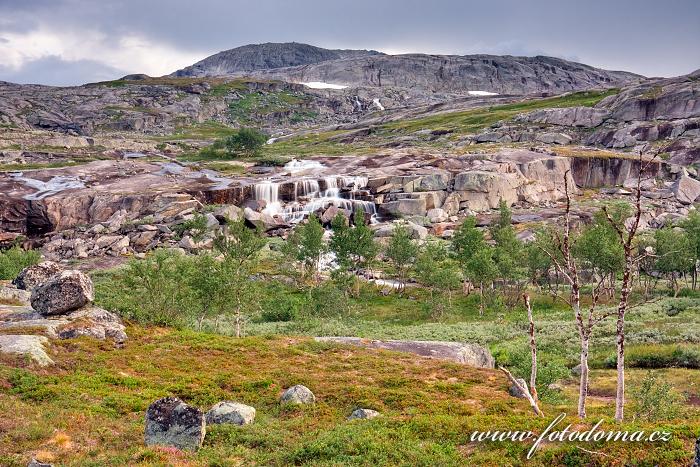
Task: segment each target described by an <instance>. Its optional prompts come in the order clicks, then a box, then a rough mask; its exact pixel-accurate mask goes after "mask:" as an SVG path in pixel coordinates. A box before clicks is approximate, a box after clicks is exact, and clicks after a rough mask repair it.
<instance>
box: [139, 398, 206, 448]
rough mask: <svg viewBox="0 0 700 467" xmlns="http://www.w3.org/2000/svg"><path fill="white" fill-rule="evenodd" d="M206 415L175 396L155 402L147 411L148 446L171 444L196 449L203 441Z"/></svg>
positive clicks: (146, 435) (146, 434) (146, 433)
mask: <svg viewBox="0 0 700 467" xmlns="http://www.w3.org/2000/svg"><path fill="white" fill-rule="evenodd" d="M205 434H206V423H205V420H204V414H203V413H202V411H201V410H199V409H197V408H196V407H192V406H189V405H187V404H185V403H184V402H182V401H181V400H180V399H178V398H176V397H166V398H164V399H159V400H157V401H155V402H153V403H152V404H151V405H150V406H149V407H148V410H147V411H146V429H145V436H144V439H145V443H146V446H154V445H156V446H169V447H175V448H177V449H181V450H190V451H196V450H198V449H199V448H200V447H201V446H202V443H203V442H204V435H205Z"/></svg>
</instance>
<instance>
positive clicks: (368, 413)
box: [348, 409, 379, 420]
mask: <svg viewBox="0 0 700 467" xmlns="http://www.w3.org/2000/svg"><path fill="white" fill-rule="evenodd" d="M378 416H379V412H377V411H376V410H372V409H355V410H353V412H352V413H351V414H350V416H349V417H348V420H366V419H370V418H375V417H378Z"/></svg>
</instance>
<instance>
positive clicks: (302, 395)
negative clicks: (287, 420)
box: [280, 384, 316, 404]
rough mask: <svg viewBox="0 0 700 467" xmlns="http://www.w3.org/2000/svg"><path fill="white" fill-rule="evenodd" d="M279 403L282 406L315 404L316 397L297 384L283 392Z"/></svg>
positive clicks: (309, 390) (307, 389)
mask: <svg viewBox="0 0 700 467" xmlns="http://www.w3.org/2000/svg"><path fill="white" fill-rule="evenodd" d="M280 402H282V403H283V404H313V403H314V402H316V396H314V393H313V392H311V389H309V388H307V387H306V386H303V385H301V384H297V385H296V386H292V387H291V388H289V389H287V390H286V391H284V393H283V394H282V397H281V399H280Z"/></svg>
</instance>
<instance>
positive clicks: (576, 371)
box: [571, 364, 581, 376]
mask: <svg viewBox="0 0 700 467" xmlns="http://www.w3.org/2000/svg"><path fill="white" fill-rule="evenodd" d="M571 375H572V376H581V364H578V365H576V366H575V367H573V368H572V369H571Z"/></svg>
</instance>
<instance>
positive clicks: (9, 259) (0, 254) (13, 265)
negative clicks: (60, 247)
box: [0, 245, 41, 280]
mask: <svg viewBox="0 0 700 467" xmlns="http://www.w3.org/2000/svg"><path fill="white" fill-rule="evenodd" d="M40 259H41V254H40V253H39V252H38V251H36V250H24V249H22V248H21V247H19V246H18V245H16V246H13V247H12V248H10V249H8V250H5V251H0V279H1V280H12V279H14V278H15V277H17V275H18V274H19V273H20V272H21V271H22V269H24V268H26V267H28V266H31V265H33V264H36V263H38V262H39V260H40Z"/></svg>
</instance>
